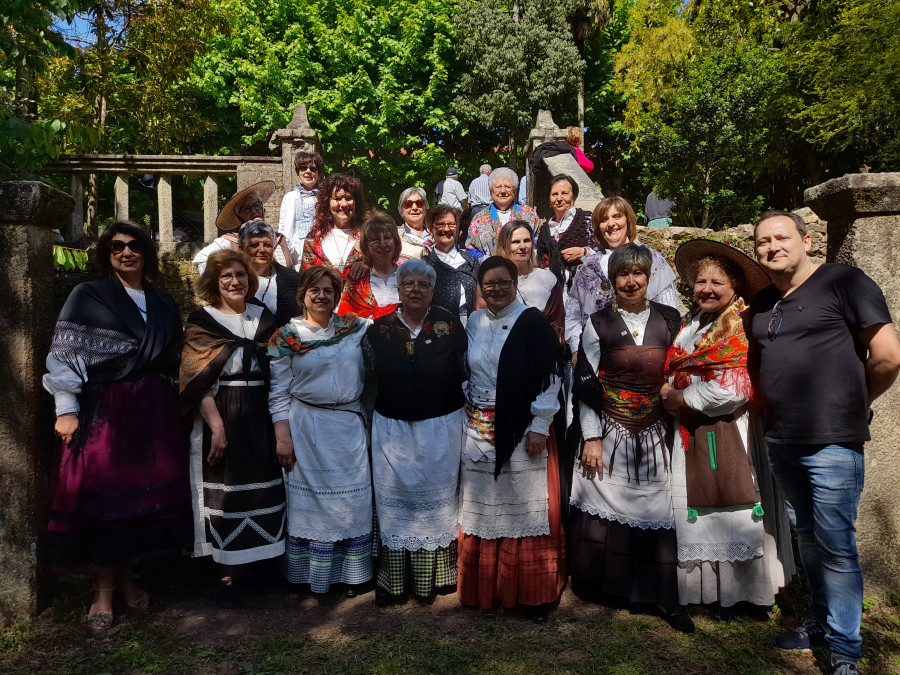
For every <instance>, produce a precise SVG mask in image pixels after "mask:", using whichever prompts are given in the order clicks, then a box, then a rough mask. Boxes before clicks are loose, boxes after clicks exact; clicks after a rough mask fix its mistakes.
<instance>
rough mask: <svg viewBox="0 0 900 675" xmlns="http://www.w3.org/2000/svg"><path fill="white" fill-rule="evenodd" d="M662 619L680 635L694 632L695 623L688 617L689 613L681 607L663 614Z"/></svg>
mask: <svg viewBox="0 0 900 675" xmlns="http://www.w3.org/2000/svg"><path fill="white" fill-rule="evenodd" d="M662 617H663V619H665V620H666V623H667V624H669V625H670V626H671V627H672V628H674V629H675V630H677V631H678V632H679V633H693V632H694V622H693V621H692V620H691V617H689V616H688V615H687V612H685V611H684V610H683V609H681V608H680V607H676V608H674V609H666V610H665V611H664V612H663V613H662Z"/></svg>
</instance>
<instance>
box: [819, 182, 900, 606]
mask: <svg viewBox="0 0 900 675" xmlns="http://www.w3.org/2000/svg"><path fill="white" fill-rule="evenodd" d="M803 196H804V199H805V200H806V204H807V205H808V206H809V207H810V208H812V210H813V211H815V212H816V214H817V215H818V216H819V217H821V218H822V219H824V220H827V221H828V253H827V260H828V262H833V263H843V264H847V265H856V266H857V267H859V268H860V269H862V270H863V271H864V272H865V273H866V274H868V275H869V276H870V277H872V279H874V280H875V282H876V283H877V284H878V285H879V286H880V287H881V290H882V291H883V292H884V296H885V298H886V299H887V304H888V308H889V309H890V311H891V316H892V317H893V319H894V326H895V328H896V327H900V277H898V276H897V267H898V263H900V253H898V252H900V173H868V174H848V175H845V176H843V177H841V178H834V179H832V180H829V181H827V182H825V183H822V184H821V185H816V186H815V187H812V188H810V189H808V190H807V191H806V192H805V193H804V195H803ZM873 407H874V409H875V418H874V419H873V420H872V425H871V428H870V430H871V433H872V440H871V441H870V442H869V443H867V444H866V450H865V456H866V462H865V467H866V468H865V471H866V478H865V481H866V486H865V490H864V491H863V495H862V500H861V502H860V505H859V517H858V518H857V521H856V527H857V541H858V543H859V554H860V563H861V564H862V568H863V575H864V577H865V583H866V593H867V594H868V595H875V596H884V595H886V594H887V593H889V592H893V593H897V592H900V575H898V574H897V570H900V493H898V492H897V485H898V484H900V445H898V443H897V439H898V438H900V384H895V385H894V386H893V387H892V388H891V389H890V390H889V391H887V392H886V393H885V394H883V395H882V396H881V397H880V398H879V399H878V400H877V401H875V405H874V406H873Z"/></svg>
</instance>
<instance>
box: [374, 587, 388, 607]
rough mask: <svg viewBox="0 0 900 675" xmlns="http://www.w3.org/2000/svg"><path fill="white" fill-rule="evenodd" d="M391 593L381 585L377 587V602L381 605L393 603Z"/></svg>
mask: <svg viewBox="0 0 900 675" xmlns="http://www.w3.org/2000/svg"><path fill="white" fill-rule="evenodd" d="M391 598H392V596H391V594H390V593H388V592H387V591H386V590H384V589H383V588H381V587H380V586H376V587H375V604H376V605H378V606H379V607H387V606H389V605H390V604H391Z"/></svg>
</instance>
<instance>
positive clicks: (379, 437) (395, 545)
mask: <svg viewBox="0 0 900 675" xmlns="http://www.w3.org/2000/svg"><path fill="white" fill-rule="evenodd" d="M436 277H437V275H436V274H435V272H434V269H432V268H431V267H429V266H428V265H426V264H425V263H424V262H422V261H421V260H410V261H409V262H407V263H406V264H404V265H403V266H402V267H401V268H400V300H401V304H400V306H399V307H397V309H396V311H394V312H392V313H391V314H388V315H386V316H383V317H381V318H380V319H376V321H375V322H374V323H373V324H372V325H371V326H369V329H368V331H367V333H366V343H365V344H366V345H367V346H368V347H369V348H371V350H372V354H373V356H374V361H375V364H374V365H375V372H376V374H377V379H378V397H377V398H376V399H375V413H374V416H373V418H372V476H373V482H374V486H375V507H376V509H377V512H378V525H379V528H380V531H381V555H380V571H379V573H378V582H377V586H376V587H375V602H376V604H379V605H388V604H390V603H392V602H397V601H398V600H401V599H402V598H403V597H404V596H405V595H406V594H407V593H408V592H409V591H412V594H413V595H415V596H416V597H417V598H419V599H422V600H425V601H429V600H430V599H432V598H433V597H434V596H435V594H437V593H439V592H440V593H446V592H453V591H455V590H456V555H457V546H456V539H457V535H458V533H459V530H458V522H459V521H458V516H459V510H458V503H457V486H458V482H459V481H458V479H459V458H460V453H461V452H462V444H463V430H464V428H465V413H464V412H463V403H464V400H465V398H464V396H463V389H462V385H463V382H464V381H465V380H466V379H467V377H466V372H465V357H466V332H465V329H464V328H463V327H462V326H461V325H460V322H459V317H457V316H454V315H453V314H452V313H450V312H449V311H448V310H446V309H444V308H442V307H434V306H431V297H432V293H433V291H434V283H435V279H436Z"/></svg>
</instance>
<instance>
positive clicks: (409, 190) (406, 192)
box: [397, 187, 431, 218]
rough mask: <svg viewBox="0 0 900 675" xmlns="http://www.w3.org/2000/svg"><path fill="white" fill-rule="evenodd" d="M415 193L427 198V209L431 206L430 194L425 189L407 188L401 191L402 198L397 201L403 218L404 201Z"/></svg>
mask: <svg viewBox="0 0 900 675" xmlns="http://www.w3.org/2000/svg"><path fill="white" fill-rule="evenodd" d="M413 193H415V194H417V195H419V196H420V197H421V198H422V199H424V200H425V210H426V211H427V210H428V209H430V208H431V207H430V206H429V205H428V195H426V194H425V190H423V189H422V188H420V187H411V188H406V189H405V190H404V191H403V192H401V193H400V200H399V201H398V202H397V210H398V211H399V212H400V217H401V218H402V217H403V202H405V201H406V199H407V197H409V196H410V195H411V194H413Z"/></svg>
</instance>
